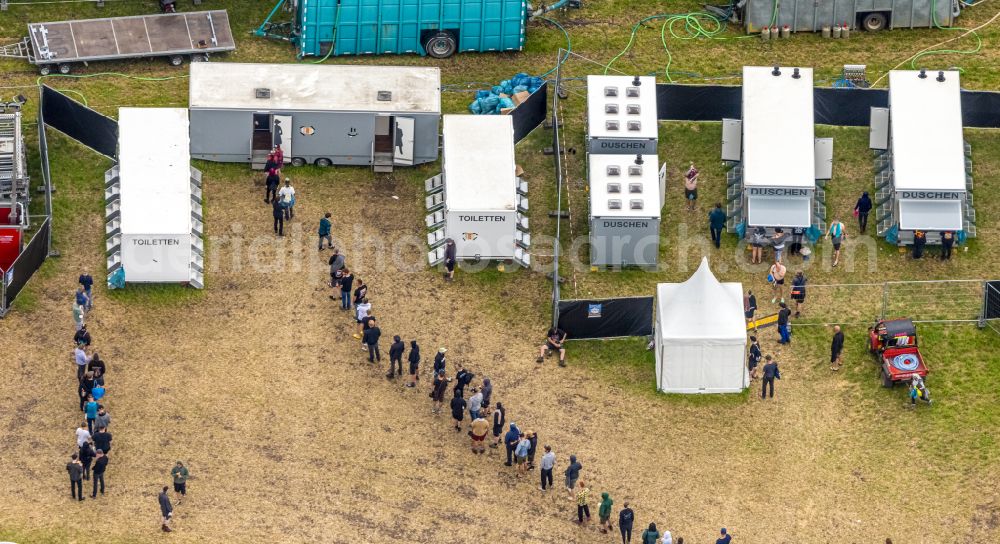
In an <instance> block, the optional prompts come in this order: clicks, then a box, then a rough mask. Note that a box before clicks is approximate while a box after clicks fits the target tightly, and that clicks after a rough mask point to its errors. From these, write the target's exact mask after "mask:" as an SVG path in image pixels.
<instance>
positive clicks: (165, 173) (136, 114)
mask: <svg viewBox="0 0 1000 544" xmlns="http://www.w3.org/2000/svg"><path fill="white" fill-rule="evenodd" d="M118 126H119V133H118V160H119V163H118V164H117V165H115V166H114V167H113V168H111V169H110V170H108V171H107V172H105V174H104V179H105V189H104V194H105V201H106V204H105V214H106V221H107V224H106V226H105V234H106V235H107V242H106V249H107V262H108V286H109V287H111V288H114V287H115V286H116V285H117V282H116V281H115V276H116V274H121V272H120V271H119V270H123V271H124V281H125V282H126V283H183V284H186V285H189V286H191V287H195V288H197V289H201V288H202V287H203V285H204V276H203V274H204V266H205V264H204V251H205V249H204V243H203V241H202V236H203V234H202V233H203V232H204V225H203V219H202V207H201V194H202V193H201V172H199V171H198V170H197V169H195V168H193V167H192V166H191V155H190V151H189V150H188V118H187V110H185V109H183V108H121V109H119V110H118Z"/></svg>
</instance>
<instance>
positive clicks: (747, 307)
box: [743, 291, 757, 331]
mask: <svg viewBox="0 0 1000 544" xmlns="http://www.w3.org/2000/svg"><path fill="white" fill-rule="evenodd" d="M756 313H757V297H756V296H754V294H753V291H747V294H745V295H743V316H744V317H746V320H747V325H751V324H752V325H753V330H754V331H756V330H757V320H756V319H755V318H754V316H755V314H756Z"/></svg>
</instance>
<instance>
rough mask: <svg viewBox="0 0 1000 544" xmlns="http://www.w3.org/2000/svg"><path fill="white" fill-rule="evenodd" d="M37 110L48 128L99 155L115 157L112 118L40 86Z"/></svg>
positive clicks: (115, 142)
mask: <svg viewBox="0 0 1000 544" xmlns="http://www.w3.org/2000/svg"><path fill="white" fill-rule="evenodd" d="M41 110H42V111H43V115H44V116H45V122H46V123H48V126H50V127H52V128H54V129H56V130H58V131H59V132H62V133H63V134H65V135H67V136H69V137H70V138H73V139H74V140H76V141H78V142H80V143H81V144H83V145H85V146H87V147H89V148H91V149H93V150H94V151H96V152H98V153H100V154H102V155H105V156H108V157H111V158H116V157H117V156H118V122H117V121H115V120H114V119H111V118H110V117H105V116H103V115H101V114H100V113H97V112H96V111H94V110H92V109H90V108H88V107H87V106H84V105H83V104H80V103H79V102H77V101H75V100H73V99H71V98H70V97H68V96H66V95H64V94H62V93H60V92H59V91H56V90H55V89H53V88H51V87H48V86H44V85H43V86H42V104H41Z"/></svg>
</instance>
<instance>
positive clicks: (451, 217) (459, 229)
mask: <svg viewBox="0 0 1000 544" xmlns="http://www.w3.org/2000/svg"><path fill="white" fill-rule="evenodd" d="M443 127H444V131H443V137H444V145H443V151H442V157H443V159H442V172H441V174H439V175H437V176H434V177H432V178H430V179H428V180H426V181H425V182H424V185H425V187H424V188H425V189H426V190H427V193H428V194H427V198H426V204H427V211H428V212H430V215H428V216H427V217H426V219H425V223H426V225H427V228H428V229H429V230H430V232H429V233H428V234H427V243H428V245H429V246H430V252H429V253H428V255H427V260H428V262H429V263H430V265H431V266H435V265H437V264H439V263H441V262H442V261H443V260H444V258H445V248H444V244H445V241H446V240H448V239H449V238H450V239H452V240H454V241H455V250H456V251H455V256H456V258H457V259H459V260H471V261H479V260H495V261H514V262H516V263H518V264H520V265H522V266H525V267H527V266H529V265H530V264H531V257H530V254H529V253H528V251H529V249H530V247H531V236H530V234H529V233H528V219H527V218H526V217H525V216H524V215H523V214H525V213H527V211H528V198H527V196H526V195H527V192H528V183H527V182H526V181H524V180H522V179H521V178H520V177H518V175H517V165H516V164H515V161H514V123H513V118H512V117H511V116H510V115H445V116H444V120H443Z"/></svg>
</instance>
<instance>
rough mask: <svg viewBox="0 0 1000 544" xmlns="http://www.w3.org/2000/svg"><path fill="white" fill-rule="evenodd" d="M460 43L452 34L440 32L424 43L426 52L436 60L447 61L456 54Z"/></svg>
mask: <svg viewBox="0 0 1000 544" xmlns="http://www.w3.org/2000/svg"><path fill="white" fill-rule="evenodd" d="M457 49H458V42H457V41H455V36H454V35H453V34H452V33H451V32H447V31H444V32H438V33H436V34H434V35H433V36H431V37H430V38H427V41H426V42H424V51H427V54H428V55H430V56H432V57H434V58H436V59H446V58H448V57H450V56H452V55H454V54H455V51H456V50H457Z"/></svg>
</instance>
